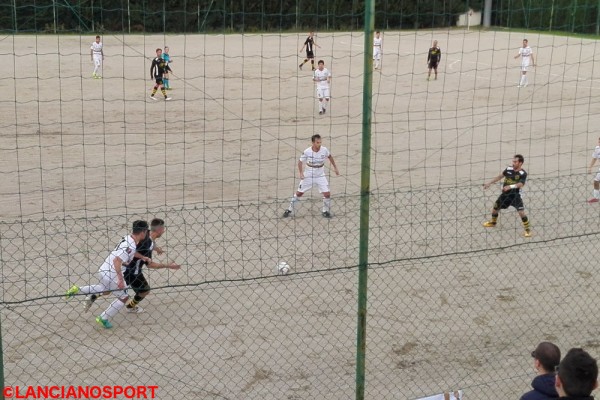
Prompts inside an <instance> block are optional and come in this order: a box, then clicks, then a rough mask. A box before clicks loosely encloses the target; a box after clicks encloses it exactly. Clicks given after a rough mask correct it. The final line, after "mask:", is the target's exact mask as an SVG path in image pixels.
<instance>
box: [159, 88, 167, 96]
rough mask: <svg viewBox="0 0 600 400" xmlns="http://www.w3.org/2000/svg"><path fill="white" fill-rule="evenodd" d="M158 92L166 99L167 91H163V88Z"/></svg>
mask: <svg viewBox="0 0 600 400" xmlns="http://www.w3.org/2000/svg"><path fill="white" fill-rule="evenodd" d="M160 92H161V93H162V94H163V96H165V97H167V91H166V90H165V87H164V86H163V87H162V88H161V89H160Z"/></svg>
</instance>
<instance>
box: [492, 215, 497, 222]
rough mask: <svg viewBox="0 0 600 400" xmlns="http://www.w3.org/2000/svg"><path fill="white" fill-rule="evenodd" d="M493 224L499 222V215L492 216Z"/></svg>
mask: <svg viewBox="0 0 600 400" xmlns="http://www.w3.org/2000/svg"><path fill="white" fill-rule="evenodd" d="M491 222H492V223H493V224H495V223H496V222H498V214H492V221H491Z"/></svg>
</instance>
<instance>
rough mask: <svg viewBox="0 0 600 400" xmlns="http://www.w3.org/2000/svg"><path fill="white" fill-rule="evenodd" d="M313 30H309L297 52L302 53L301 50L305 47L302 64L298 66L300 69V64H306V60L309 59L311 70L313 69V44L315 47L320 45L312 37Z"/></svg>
mask: <svg viewBox="0 0 600 400" xmlns="http://www.w3.org/2000/svg"><path fill="white" fill-rule="evenodd" d="M314 34H315V33H314V32H309V34H308V37H307V38H306V40H305V41H304V45H302V48H301V49H300V51H299V53H302V50H304V47H306V58H305V59H304V61H303V62H302V64H300V65H299V66H298V67H299V68H300V69H302V66H303V65H304V64H306V63H307V62H308V60H310V65H311V67H312V70H313V71H314V70H315V52H314V50H313V48H314V46H317V47H321V46H319V45H318V44H317V43H316V42H315V39H314V37H313V36H314Z"/></svg>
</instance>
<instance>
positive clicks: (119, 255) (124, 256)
mask: <svg viewBox="0 0 600 400" xmlns="http://www.w3.org/2000/svg"><path fill="white" fill-rule="evenodd" d="M147 234H148V223H147V222H146V221H141V220H138V221H134V223H133V227H132V229H131V234H129V235H127V236H125V237H124V238H123V239H122V240H121V241H120V242H119V244H118V245H117V247H115V249H114V250H113V251H112V252H111V253H110V254H109V255H108V257H106V259H105V260H104V263H103V264H102V265H101V266H100V270H99V271H98V275H99V277H100V283H99V284H98V285H90V286H84V287H81V288H80V287H78V286H77V285H73V286H72V287H71V288H70V289H69V290H67V293H66V298H67V299H70V298H71V297H73V296H74V295H76V294H77V293H79V292H81V293H84V294H95V295H100V294H102V293H104V292H109V291H111V292H112V293H113V294H114V295H115V296H116V297H117V298H116V299H115V300H114V301H113V302H112V303H111V304H110V306H109V307H108V308H107V309H106V310H105V311H104V312H103V313H102V314H100V315H99V316H98V317H96V322H97V323H98V324H99V325H101V326H102V327H104V328H105V329H110V328H112V324H111V323H110V321H109V318H112V317H114V316H115V315H117V313H118V312H119V311H120V310H121V309H122V308H123V307H125V303H126V302H127V300H128V299H129V296H128V295H127V289H126V288H127V286H126V285H125V278H124V277H123V270H122V266H123V265H124V264H128V263H129V262H131V260H133V257H134V255H135V252H136V248H137V244H138V243H139V242H140V241H141V240H143V239H144V238H145V237H146V235H147Z"/></svg>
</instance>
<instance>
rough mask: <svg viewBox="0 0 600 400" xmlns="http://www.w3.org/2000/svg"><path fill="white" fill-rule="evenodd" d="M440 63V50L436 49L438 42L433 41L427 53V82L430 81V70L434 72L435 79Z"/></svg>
mask: <svg viewBox="0 0 600 400" xmlns="http://www.w3.org/2000/svg"><path fill="white" fill-rule="evenodd" d="M440 61H442V50H441V49H440V48H439V47H438V41H437V40H434V41H433V44H432V45H431V48H430V49H429V52H428V53H427V67H428V68H429V73H428V74H427V80H430V79H431V70H432V69H433V70H434V71H435V79H437V75H438V73H437V69H438V65H439V63H440Z"/></svg>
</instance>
